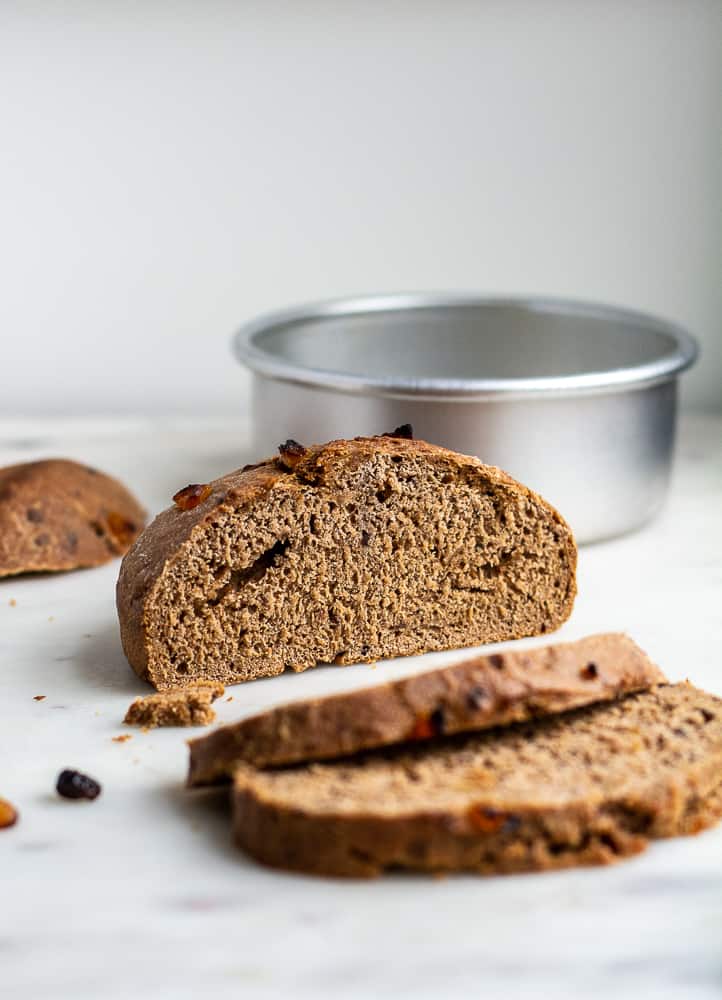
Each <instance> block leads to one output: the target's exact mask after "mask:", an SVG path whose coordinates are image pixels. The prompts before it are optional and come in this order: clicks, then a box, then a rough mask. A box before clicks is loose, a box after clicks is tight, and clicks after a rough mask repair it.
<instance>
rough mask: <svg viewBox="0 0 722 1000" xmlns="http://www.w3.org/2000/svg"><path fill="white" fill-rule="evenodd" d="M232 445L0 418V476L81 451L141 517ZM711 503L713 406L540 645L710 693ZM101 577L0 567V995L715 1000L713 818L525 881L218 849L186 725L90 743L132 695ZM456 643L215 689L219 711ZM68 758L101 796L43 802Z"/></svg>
mask: <svg viewBox="0 0 722 1000" xmlns="http://www.w3.org/2000/svg"><path fill="white" fill-rule="evenodd" d="M244 440H245V435H244V432H243V427H241V426H237V427H234V426H233V423H232V421H228V422H227V423H226V424H224V425H220V424H219V423H208V424H198V422H188V423H187V424H186V425H185V426H182V425H180V424H178V423H177V422H176V423H170V422H168V423H165V424H164V423H162V422H158V421H155V422H153V423H144V422H132V421H125V422H118V421H105V422H97V421H96V422H93V423H92V424H89V423H88V422H79V421H76V422H56V423H54V424H50V423H47V422H46V423H29V422H14V423H11V422H8V421H5V422H4V423H0V465H5V464H9V463H12V462H17V461H22V460H25V459H30V458H35V457H41V456H46V455H61V454H62V455H67V456H69V457H74V458H78V459H81V460H84V461H87V462H89V463H91V464H94V465H97V466H98V467H99V468H102V469H104V470H107V471H109V472H112V473H114V474H116V475H118V476H120V477H121V478H122V479H124V480H125V481H126V482H127V483H128V484H129V485H131V487H132V488H133V489H134V490H135V491H136V492H137V494H138V495H139V497H140V498H141V499H142V500H143V501H144V502H145V503H146V504H147V506H148V507H149V509H150V510H151V511H155V510H157V509H160V508H161V507H163V506H166V505H167V503H168V502H169V498H170V496H171V495H172V493H173V492H174V491H175V489H177V488H178V487H179V486H180V485H184V484H185V483H186V482H188V481H195V482H202V481H207V480H208V479H210V478H211V477H212V476H214V475H216V474H219V473H221V472H224V471H227V469H229V468H233V467H236V466H237V465H239V464H241V463H243V462H244V461H247V460H249V458H250V457H251V456H249V455H248V453H247V451H245V450H244V447H243V442H244ZM721 510H722V419H720V418H713V417H701V416H695V417H687V418H686V419H685V420H684V421H683V424H682V428H681V440H680V448H679V454H678V461H677V465H676V469H675V475H674V480H673V485H672V491H671V495H670V499H669V502H668V504H667V506H666V508H665V509H664V511H663V513H662V514H661V515H660V516H659V517H658V519H657V520H656V521H655V522H654V523H653V524H652V525H650V526H649V527H648V528H646V529H645V530H643V531H641V532H639V533H637V534H635V535H631V536H628V537H626V538H622V539H619V540H617V541H613V542H608V543H605V544H600V545H596V546H592V547H589V548H586V549H584V550H583V551H582V553H581V558H580V568H579V598H578V601H577V604H576V607H575V610H574V614H573V616H572V618H571V620H570V621H569V622H568V623H567V624H566V625H565V626H564V628H563V629H562V630H561V631H560V632H559V633H557V636H555V638H557V637H558V638H560V639H563V638H566V639H569V638H575V637H576V636H580V635H583V634H585V633H587V632H592V631H599V630H626V631H628V632H629V633H630V634H631V635H632V636H633V637H634V638H635V639H636V640H637V641H638V642H639V643H640V644H641V645H642V646H644V647H645V648H646V649H647V650H648V652H649V653H650V654H651V655H652V656H653V657H655V658H656V659H657V660H658V662H659V663H660V664H661V665H662V666H663V667H664V668H665V669H666V671H667V672H668V674H669V675H670V676H671V677H672V678H674V679H680V678H683V677H687V676H688V677H690V679H692V680H693V681H694V682H696V683H698V684H699V685H701V686H704V687H707V688H708V689H710V690H712V691H715V692H717V693H719V694H722V655H721V653H722V521H721V520H720V511H721ZM117 572H118V563H117V562H116V563H112V564H110V565H108V566H106V567H102V568H100V569H95V570H88V571H83V572H78V573H71V574H65V575H58V576H47V577H42V578H35V579H29V578H26V579H10V580H3V581H0V705H1V706H2V719H3V722H2V728H1V729H0V753H1V756H0V760H1V761H2V765H1V767H0V795H2V796H4V797H5V798H8V799H10V800H11V801H12V802H13V803H15V804H16V806H17V807H18V808H19V809H20V811H21V819H20V822H19V823H18V824H17V825H16V826H15V827H13V828H11V829H8V830H4V831H0V994H2V995H3V996H7V997H8V1000H26V998H32V1000H36V998H37V1000H46V998H53V1000H55V998H66V997H67V998H72V1000H86V998H87V1000H90V998H93V1000H96V998H100V997H102V998H103V1000H121V998H123V1000H125V998H135V1000H138V998H139V1000H143V998H146V997H148V998H151V997H153V998H156V1000H166V998H167V1000H185V998H199V997H213V998H216V997H218V998H226V997H228V998H230V997H240V996H244V997H260V998H266V997H276V996H289V997H290V996H293V997H298V998H317V997H321V998H324V997H334V998H336V997H339V996H344V997H353V998H357V997H358V998H367V997H368V998H379V997H394V998H404V997H408V998H413V1000H420V998H426V997H429V998H433V1000H439V998H448V997H472V996H484V997H485V998H488V1000H494V998H497V997H499V998H502V997H503V998H504V1000H510V998H517V997H519V998H526V997H530V998H531V997H542V996H544V997H552V998H556V997H570V998H571V997H580V996H584V997H613V998H614V1000H621V998H626V997H630V998H632V997H633V998H634V1000H639V997H648V996H654V997H655V998H667V997H680V998H685V1000H698V998H699V1000H702V998H704V1000H707V998H712V997H719V996H720V993H721V992H722V829H717V830H714V831H711V832H708V833H705V834H702V835H700V836H698V837H695V838H687V839H682V840H675V841H667V842H662V843H659V844H655V845H654V846H653V847H652V848H651V849H650V850H649V851H648V852H647V853H646V854H645V855H643V856H641V857H639V858H637V859H634V860H632V861H627V862H625V863H622V864H619V865H617V866H615V867H612V868H607V869H588V870H577V871H570V872H565V873H559V874H549V875H539V876H536V875H527V876H517V877H506V878H493V879H482V878H477V877H473V876H458V877H451V878H446V879H443V880H435V879H430V878H426V877H417V876H402V875H395V876H388V877H385V878H383V879H380V880H378V881H375V882H370V883H349V882H338V881H324V880H315V879H311V878H305V877H300V876H292V875H284V874H280V873H276V872H273V871H268V870H264V869H262V868H260V867H257V866H256V865H255V864H253V863H252V862H251V861H250V860H248V859H246V858H245V857H244V856H243V855H242V854H241V853H239V852H237V851H236V850H234V849H233V848H232V847H231V846H230V843H229V824H228V817H227V814H226V807H225V797H224V795H223V794H222V793H218V792H217V791H212V792H208V793H200V794H191V793H188V792H186V791H185V790H184V789H183V787H182V781H183V778H184V772H185V767H186V749H185V743H184V740H185V738H186V736H187V735H188V731H184V730H173V729H167V730H158V731H155V732H150V733H147V734H143V733H141V732H139V731H135V730H134V731H133V737H132V739H130V740H128V741H127V742H125V743H114V742H113V741H112V737H113V736H116V735H118V734H120V733H122V732H123V731H124V728H123V726H122V725H121V720H122V718H123V714H124V712H125V709H126V707H127V706H128V704H129V703H130V701H131V700H132V698H133V697H134V696H135V695H137V694H139V693H143V692H144V690H145V689H144V688H143V686H142V685H141V683H140V682H139V681H138V680H137V679H136V678H135V676H134V675H133V674H132V672H131V671H130V668H129V667H128V665H127V663H126V662H125V660H124V657H123V654H122V651H121V648H120V643H119V639H118V634H117V627H116V618H115V609H114V584H115V579H116V576H117ZM529 644H530V645H533V644H534V643H533V642H530V643H529ZM462 655H466V654H465V653H464V654H460V653H458V652H457V653H448V654H438V655H435V656H429V657H423V658H421V657H419V658H415V659H414V660H402V661H396V662H393V663H388V664H383V665H379V666H378V667H377V668H376V669H373V668H370V667H368V666H356V667H350V668H348V669H339V668H325V669H319V670H316V671H310V672H309V673H307V674H304V675H301V676H295V675H292V676H283V677H279V678H275V679H273V680H268V681H261V682H257V683H255V684H248V685H245V686H238V687H236V688H234V689H233V690H232V694H233V698H234V700H233V701H232V702H223V703H222V704H221V706H220V711H219V714H220V716H221V718H222V719H228V720H230V719H232V718H235V717H239V716H241V715H242V714H247V713H250V712H252V711H256V710H258V709H260V708H263V707H264V706H267V705H271V704H273V703H275V702H279V701H282V700H287V699H289V698H293V697H304V696H308V695H312V694H316V693H319V692H330V691H339V690H343V689H348V688H351V687H355V686H361V685H363V684H366V683H369V682H373V681H375V680H381V678H382V675H383V676H384V677H389V676H399V675H401V674H404V673H410V672H413V671H418V670H420V669H422V668H426V667H429V666H433V665H438V664H441V663H445V662H451V661H452V660H454V659H459V658H460V657H461V656H462ZM37 694H43V695H45V696H46V698H45V700H44V701H39V702H36V701H34V700H33V696H34V695H37ZM126 731H128V730H126ZM65 766H71V767H77V768H79V769H81V770H85V771H87V772H88V773H90V774H91V775H93V776H95V777H97V778H98V779H99V780H100V781H101V783H102V785H103V794H102V796H101V797H100V798H99V799H98V800H96V801H95V802H94V803H72V802H67V801H65V800H61V799H59V798H58V797H57V796H56V795H55V793H54V783H55V778H56V775H57V773H58V771H59V770H60V769H61V768H63V767H65Z"/></svg>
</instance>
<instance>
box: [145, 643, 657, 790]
mask: <svg viewBox="0 0 722 1000" xmlns="http://www.w3.org/2000/svg"><path fill="white" fill-rule="evenodd" d="M664 680H665V677H664V675H663V674H662V672H661V671H660V670H659V668H658V667H656V666H655V665H654V664H653V663H652V662H651V660H650V659H649V658H648V657H647V656H646V655H645V653H644V652H643V651H642V650H641V649H640V648H639V646H637V645H636V644H635V643H634V642H632V640H631V639H630V638H628V637H627V636H625V635H614V634H611V635H593V636H588V637H586V638H584V639H579V640H578V641H577V642H570V643H561V644H557V645H553V646H542V647H540V648H537V649H529V650H519V651H517V650H514V651H509V652H506V651H505V652H501V653H495V654H492V655H490V656H478V657H474V658H473V659H467V660H462V661H461V662H460V663H455V664H453V665H452V666H449V667H443V668H441V669H440V670H432V671H427V672H426V673H423V674H417V675H416V676H412V677H405V678H403V679H401V680H397V681H391V682H389V683H386V684H377V685H375V686H374V687H369V688H363V689H362V690H360V691H352V692H349V693H347V694H340V695H335V696H332V697H327V698H315V699H310V700H307V701H296V702H292V703H291V704H288V705H280V706H279V707H277V708H273V709H271V710H270V711H268V712H263V713H262V714H261V715H255V716H252V717H251V718H248V719H242V720H241V721H240V722H235V723H233V724H231V725H227V726H221V727H220V728H218V729H216V730H215V731H214V732H211V733H209V734H208V735H207V736H202V737H199V738H198V739H195V740H191V741H190V744H189V745H190V768H189V773H188V784H189V785H206V784H212V783H214V782H218V781H223V780H225V779H228V778H230V777H231V776H232V774H233V771H234V770H235V768H236V766H237V765H238V763H240V762H242V761H246V762H248V763H251V764H254V765H255V766H256V767H276V766H278V765H282V764H295V763H299V762H307V761H313V760H324V759H330V758H333V757H343V756H347V755H350V754H354V753H358V752H359V751H362V750H370V749H373V748H375V747H381V746H389V745H391V744H394V743H402V742H404V741H407V740H414V741H415V740H424V739H427V740H428V739H431V738H433V737H435V736H440V735H448V734H451V733H459V732H463V731H465V730H473V729H487V728H490V727H491V726H499V725H507V724H509V723H512V722H521V721H523V720H526V719H530V718H536V717H538V716H541V715H550V714H553V713H557V712H562V711H565V710H569V709H573V708H578V707H579V706H581V705H588V704H591V703H593V702H596V701H608V700H611V699H614V698H617V697H619V696H620V695H623V694H626V693H629V692H631V691H638V690H642V689H645V688H649V687H652V686H653V685H655V684H659V683H662V682H663V681H664ZM149 697H150V698H161V697H163V696H162V695H150V696H149ZM126 721H127V720H126Z"/></svg>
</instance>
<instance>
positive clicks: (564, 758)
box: [233, 684, 722, 876]
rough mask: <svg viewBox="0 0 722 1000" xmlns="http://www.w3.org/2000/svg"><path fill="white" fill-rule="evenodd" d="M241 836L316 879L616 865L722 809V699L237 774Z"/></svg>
mask: <svg viewBox="0 0 722 1000" xmlns="http://www.w3.org/2000/svg"><path fill="white" fill-rule="evenodd" d="M233 799H234V835H235V839H236V841H237V843H238V844H239V845H240V846H241V847H243V848H244V849H245V850H246V851H248V852H249V853H250V854H251V855H253V857H255V858H256V859H257V860H259V861H261V862H263V863H265V864H268V865H272V866H276V867H280V868H287V869H295V870H299V871H305V872H309V873H316V874H327V875H342V876H371V875H377V874H379V873H380V872H381V871H383V870H385V869H392V868H407V869H417V870H428V871H456V870H469V871H476V872H479V873H484V874H493V873H505V872H522V871H543V870H547V869H554V868H564V867H569V866H572V865H582V864H606V863H610V862H612V861H615V860H617V859H618V858H621V857H624V856H626V855H630V854H635V853H638V852H639V851H641V850H643V849H644V848H645V846H646V845H647V843H648V841H649V840H650V839H652V838H656V837H671V836H675V835H678V834H688V833H696V832H698V831H699V830H702V829H704V828H705V827H707V826H710V825H712V824H713V823H715V822H716V821H717V820H718V819H719V817H720V814H721V812H722V700H720V699H718V698H715V697H713V696H712V695H710V694H706V693H705V692H703V691H699V690H697V689H695V688H694V687H692V686H691V685H688V684H680V685H674V686H672V685H666V686H660V687H657V688H654V689H653V690H651V691H647V692H642V693H638V694H631V695H628V696H627V697H626V698H623V699H621V700H619V701H616V702H613V703H611V704H600V705H594V706H591V707H588V708H582V709H578V710H576V711H574V712H571V713H568V714H565V715H558V716H552V717H549V718H546V719H541V720H538V721H536V722H529V723H521V724H519V725H516V726H511V727H509V728H507V729H502V730H500V729H497V730H492V731H489V732H487V733H475V734H473V735H464V736H458V737H447V738H446V739H443V740H437V741H433V742H431V743H428V744H420V745H419V746H418V747H415V748H411V749H410V748H408V747H406V748H398V749H395V750H383V751H376V752H373V753H369V754H366V755H361V756H359V757H356V758H350V759H347V760H344V761H338V762H334V763H316V764H308V765H302V766H297V767H295V768H288V769H285V770H276V771H272V770H269V771H262V770H258V769H255V768H253V767H252V766H251V765H248V764H242V765H240V766H239V767H238V769H237V771H236V774H235V783H234V791H233Z"/></svg>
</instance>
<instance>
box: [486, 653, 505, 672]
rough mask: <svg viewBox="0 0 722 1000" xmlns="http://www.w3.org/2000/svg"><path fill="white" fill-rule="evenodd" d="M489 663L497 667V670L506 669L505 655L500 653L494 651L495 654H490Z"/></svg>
mask: <svg viewBox="0 0 722 1000" xmlns="http://www.w3.org/2000/svg"><path fill="white" fill-rule="evenodd" d="M489 663H490V664H491V665H492V667H495V668H496V669H497V670H503V669H504V657H503V656H500V655H499V653H494V654H493V656H490V657H489Z"/></svg>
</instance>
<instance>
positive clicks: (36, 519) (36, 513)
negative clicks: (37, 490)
mask: <svg viewBox="0 0 722 1000" xmlns="http://www.w3.org/2000/svg"><path fill="white" fill-rule="evenodd" d="M26 516H27V519H28V521H30V523H31V524H40V522H41V521H43V520H44V515H43V512H42V511H41V510H38V509H37V507H28V509H27V513H26Z"/></svg>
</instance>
